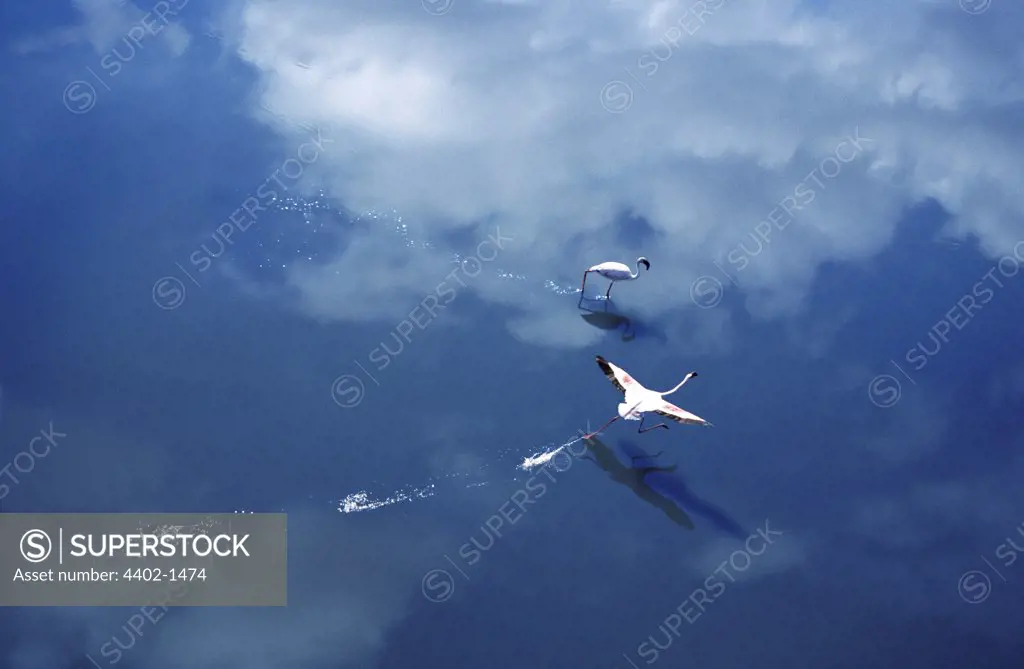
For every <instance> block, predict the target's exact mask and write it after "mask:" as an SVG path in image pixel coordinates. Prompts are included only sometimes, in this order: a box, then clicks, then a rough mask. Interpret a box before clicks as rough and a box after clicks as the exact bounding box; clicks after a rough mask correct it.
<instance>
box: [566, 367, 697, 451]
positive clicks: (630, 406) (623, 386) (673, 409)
mask: <svg viewBox="0 0 1024 669" xmlns="http://www.w3.org/2000/svg"><path fill="white" fill-rule="evenodd" d="M597 365H598V367H600V368H601V371H602V372H604V375H605V376H607V377H608V380H609V381H611V382H612V385H614V386H615V387H616V388H618V389H619V390H621V391H622V392H623V393H625V398H624V401H623V402H622V404H620V405H619V415H618V416H615V417H613V418H612V419H611V420H609V421H608V422H607V423H605V424H604V425H602V426H601V427H599V428H598V429H597V430H595V431H594V432H591V433H590V434H588V435H586V437H585V438H588V439H589V438H590V437H593V436H594V435H597V434H600V433H601V432H602V431H603V430H604V429H605V428H606V427H608V426H609V425H611V424H612V423H614V422H615V421H617V420H618V419H620V418H624V419H626V420H638V421H640V427H639V428H638V429H637V432H639V433H641V434H643V433H644V432H648V431H650V430H655V429H657V428H659V427H663V428H665V429H666V430H667V429H668V425H666V424H665V423H658V424H657V425H652V426H651V427H647V428H645V427H644V417H643V414H645V413H656V414H660V415H662V416H665V417H666V418H670V419H672V420H674V421H676V422H677V423H686V424H688V425H703V426H705V427H712V425H711V423H709V422H708V421H706V420H704V419H703V418H701V417H700V416H695V415H694V414H692V413H690V412H689V411H686V410H685V409H680V408H679V407H677V406H676V405H675V404H672V403H671V402H666V401H665V400H664V397H665V395H671V394H672V393H674V392H676V391H677V390H679V389H680V388H682V387H683V384H684V383H686V382H687V381H689V380H690V379H692V378H693V377H695V376H697V372H690V373H689V374H687V375H686V377H685V378H683V380H682V381H680V382H679V385H677V386H676V387H675V388H673V389H672V390H666V391H665V392H663V393H659V392H658V391H656V390H648V389H647V388H644V387H643V386H642V385H640V383H639V382H638V381H637V380H636V379H634V378H633V377H632V376H630V375H629V374H627V373H626V370H624V369H622V368H621V367H617V366H615V365H613V364H612V363H610V362H608V361H607V360H605V359H604V358H602V357H601V356H597Z"/></svg>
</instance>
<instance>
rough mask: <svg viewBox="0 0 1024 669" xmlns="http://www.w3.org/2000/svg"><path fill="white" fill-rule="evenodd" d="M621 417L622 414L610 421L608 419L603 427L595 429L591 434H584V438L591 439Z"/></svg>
mask: <svg viewBox="0 0 1024 669" xmlns="http://www.w3.org/2000/svg"><path fill="white" fill-rule="evenodd" d="M619 418H621V416H615V417H614V418H612V419H611V420H610V421H608V422H607V423H605V424H604V425H602V426H601V427H599V428H597V429H596V430H594V431H593V432H591V433H590V434H585V435H583V438H584V439H591V438H592V437H596V436H597V435H599V434H601V432H603V431H604V429H605V428H606V427H608V426H609V425H611V424H612V423H614V422H615V421H617V420H618V419H619Z"/></svg>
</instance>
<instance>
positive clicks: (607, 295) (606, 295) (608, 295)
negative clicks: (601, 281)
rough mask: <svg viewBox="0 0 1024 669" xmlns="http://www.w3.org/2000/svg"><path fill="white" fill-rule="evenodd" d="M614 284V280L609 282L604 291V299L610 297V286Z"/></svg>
mask: <svg viewBox="0 0 1024 669" xmlns="http://www.w3.org/2000/svg"><path fill="white" fill-rule="evenodd" d="M614 285H615V282H614V281H612V282H611V283H609V284H608V290H606V291H604V299H606V300H610V299H612V298H611V296H610V293H611V292H612V286H614Z"/></svg>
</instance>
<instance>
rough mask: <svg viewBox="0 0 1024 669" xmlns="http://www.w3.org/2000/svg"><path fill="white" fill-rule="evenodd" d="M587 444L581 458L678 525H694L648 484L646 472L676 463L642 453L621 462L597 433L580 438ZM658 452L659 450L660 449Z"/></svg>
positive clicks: (672, 502) (666, 498)
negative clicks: (658, 462)
mask: <svg viewBox="0 0 1024 669" xmlns="http://www.w3.org/2000/svg"><path fill="white" fill-rule="evenodd" d="M583 443H584V445H586V447H587V453H586V454H585V455H583V456H581V459H583V460H590V461H591V462H593V463H594V464H596V465H597V466H598V467H600V468H601V469H602V470H604V471H605V472H606V473H607V474H608V477H609V478H611V480H613V481H615V482H616V483H621V484H622V485H624V486H626V487H627V488H629V489H630V490H632V491H633V493H634V494H635V495H636V496H637V497H639V498H640V499H642V500H643V501H645V502H647V503H648V504H650V505H651V506H653V507H655V508H657V509H661V510H662V511H663V512H664V513H665V515H666V516H668V518H669V520H671V521H672V522H673V523H675V524H676V525H679V526H680V527H682V528H684V529H687V530H692V529H694V527H695V526H694V524H693V520H692V519H691V518H690V516H689V515H688V514H687V513H686V511H684V510H683V508H682V507H681V506H679V505H678V504H677V503H676V502H675V501H674V500H672V499H671V498H670V497H667V496H665V495H663V494H661V493H660V492H658V491H657V490H655V489H654V488H652V487H651V486H649V485H648V484H647V476H648V475H650V474H653V473H655V472H672V471H674V470H675V468H676V465H671V466H669V467H662V466H659V465H654V464H651V463H650V459H651V458H652V457H653V456H650V455H647V454H646V453H641V454H639V455H633V457H631V459H630V460H631V466H629V467H627V466H626V465H624V464H622V462H621V461H620V460H619V458H618V456H617V455H615V452H614V451H613V450H612V449H611V448H609V447H608V446H606V445H605V444H603V443H602V442H601V441H600V440H599V439H597V437H591V438H589V439H585V440H584V441H583ZM659 455H660V453H659Z"/></svg>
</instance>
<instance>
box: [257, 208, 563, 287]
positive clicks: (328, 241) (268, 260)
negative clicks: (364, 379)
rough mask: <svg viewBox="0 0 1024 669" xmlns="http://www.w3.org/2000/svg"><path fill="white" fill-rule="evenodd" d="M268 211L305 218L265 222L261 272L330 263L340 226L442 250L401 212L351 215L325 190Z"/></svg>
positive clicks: (453, 257) (516, 277) (451, 254)
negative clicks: (363, 229)
mask: <svg viewBox="0 0 1024 669" xmlns="http://www.w3.org/2000/svg"><path fill="white" fill-rule="evenodd" d="M268 209H270V210H277V211H279V212H285V213H291V214H292V215H300V216H301V219H302V220H301V221H298V220H297V219H296V220H295V222H294V223H292V224H286V223H285V222H284V221H274V222H273V223H272V222H271V221H269V220H268V221H264V225H263V226H261V229H260V230H257V231H256V234H255V235H253V238H254V239H255V248H253V249H251V250H250V253H251V254H252V258H251V260H250V262H252V263H254V264H255V267H254V269H255V270H256V271H265V270H269V269H271V268H273V269H275V270H286V269H287V268H288V267H289V266H290V265H293V264H295V263H301V264H310V263H323V262H327V261H328V260H330V259H331V258H333V257H334V254H335V253H336V252H337V246H336V243H335V242H336V237H335V236H334V234H333V233H332V232H331V230H335V231H336V230H337V229H338V228H353V229H354V228H358V227H370V228H372V229H374V230H379V231H382V232H384V233H386V234H389V235H393V236H394V237H395V239H396V241H397V242H398V243H400V244H401V245H402V246H405V247H407V248H409V249H434V250H439V249H441V247H440V246H439V245H438V244H437V243H436V242H435V241H433V240H430V239H426V238H419V237H417V236H416V235H415V234H414V232H413V230H412V228H411V227H410V225H409V224H408V223H407V222H406V219H405V217H404V216H403V214H402V213H401V212H399V211H398V210H396V209H390V210H378V209H368V210H366V211H362V212H356V211H349V210H346V209H344V208H342V207H340V206H338V205H337V204H336V203H335V202H334V201H333V200H332V199H331V197H330V196H328V195H327V193H326V191H324V190H323V189H320V190H319V191H317V192H315V193H312V194H311V195H310V196H308V197H304V196H301V195H290V196H287V197H280V198H275V199H274V200H273V201H272V202H270V203H268ZM447 256H448V258H449V260H450V262H451V263H453V264H461V263H462V262H463V261H465V260H467V259H468V258H469V257H470V256H469V255H467V254H464V253H460V252H458V251H455V250H452V249H448V250H447ZM487 273H489V274H491V275H493V276H494V277H495V278H497V279H500V280H503V281H517V282H524V283H527V284H533V285H534V286H535V287H536V288H537V289H538V290H540V291H544V292H547V293H551V294H554V295H575V294H577V293H579V292H580V288H579V286H578V285H576V284H575V283H573V284H562V283H559V282H557V281H554V280H551V279H543V280H537V279H534V278H531V277H529V276H527V275H525V274H522V273H520V272H516V271H515V270H510V269H507V268H488V269H487Z"/></svg>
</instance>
